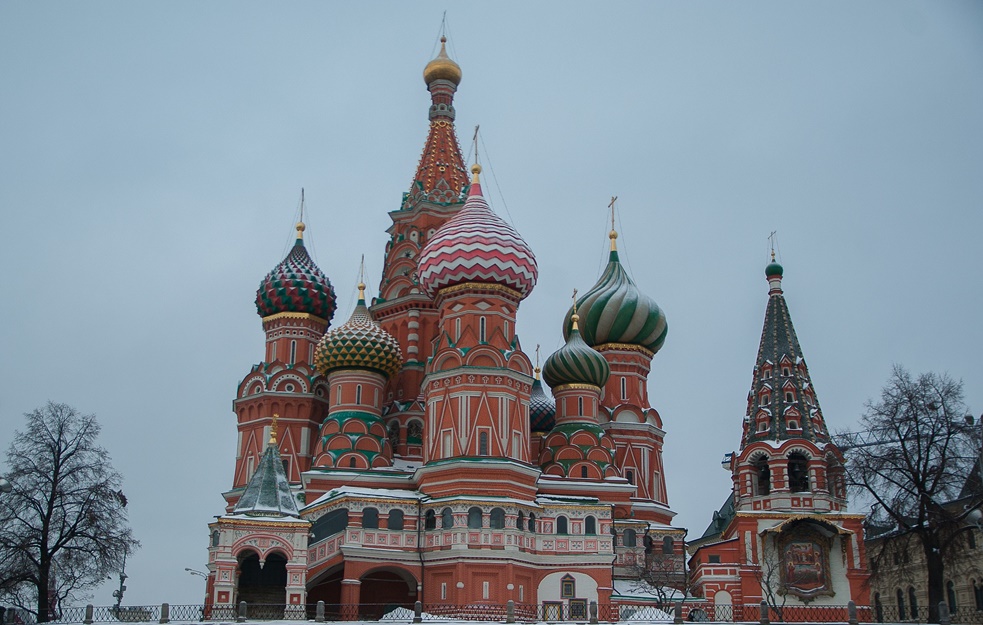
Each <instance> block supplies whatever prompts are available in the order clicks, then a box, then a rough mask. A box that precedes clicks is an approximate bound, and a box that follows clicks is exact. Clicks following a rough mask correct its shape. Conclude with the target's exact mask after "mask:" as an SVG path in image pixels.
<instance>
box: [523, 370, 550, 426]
mask: <svg viewBox="0 0 983 625" xmlns="http://www.w3.org/2000/svg"><path fill="white" fill-rule="evenodd" d="M539 371H540V369H539V367H536V379H535V380H533V382H532V392H531V393H530V395H529V431H531V432H549V431H550V430H552V429H553V426H554V425H555V424H556V403H555V402H554V401H553V398H552V397H550V396H549V395H547V394H546V391H544V390H543V381H542V380H540V379H539Z"/></svg>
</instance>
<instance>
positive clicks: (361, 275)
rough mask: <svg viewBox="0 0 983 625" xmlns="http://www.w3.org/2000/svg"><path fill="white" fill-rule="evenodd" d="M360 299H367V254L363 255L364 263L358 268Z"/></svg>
mask: <svg viewBox="0 0 983 625" xmlns="http://www.w3.org/2000/svg"><path fill="white" fill-rule="evenodd" d="M358 299H360V300H364V299H365V254H362V263H361V265H359V268H358Z"/></svg>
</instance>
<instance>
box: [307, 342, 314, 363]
mask: <svg viewBox="0 0 983 625" xmlns="http://www.w3.org/2000/svg"><path fill="white" fill-rule="evenodd" d="M307 362H308V363H313V362H314V343H310V344H309V345H308V346H307Z"/></svg>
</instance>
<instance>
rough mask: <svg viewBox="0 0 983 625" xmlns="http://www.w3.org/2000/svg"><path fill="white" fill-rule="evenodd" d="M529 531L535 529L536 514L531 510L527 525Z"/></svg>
mask: <svg viewBox="0 0 983 625" xmlns="http://www.w3.org/2000/svg"><path fill="white" fill-rule="evenodd" d="M527 527H528V528H529V531H530V532H533V533H535V531H536V515H535V514H533V513H532V512H530V513H529V525H528V526H527Z"/></svg>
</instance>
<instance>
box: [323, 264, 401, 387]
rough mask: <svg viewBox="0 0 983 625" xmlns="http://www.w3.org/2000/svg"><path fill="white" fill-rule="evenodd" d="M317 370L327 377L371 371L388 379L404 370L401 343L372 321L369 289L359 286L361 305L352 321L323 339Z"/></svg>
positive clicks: (330, 331) (356, 308) (362, 285)
mask: <svg viewBox="0 0 983 625" xmlns="http://www.w3.org/2000/svg"><path fill="white" fill-rule="evenodd" d="M314 366H315V367H316V368H317V369H318V371H320V372H321V373H323V374H325V375H327V374H328V373H329V372H330V371H334V370H335V369H371V370H373V371H377V372H379V373H381V374H382V375H384V376H386V377H387V378H391V377H392V376H394V375H396V373H397V372H398V371H399V369H400V367H402V366H403V354H402V352H401V351H400V349H399V342H398V341H397V340H396V339H395V337H393V335H391V334H389V333H388V332H386V331H385V330H383V329H382V328H381V327H380V326H379V324H377V323H376V322H375V321H373V320H372V315H371V313H369V309H368V308H366V307H365V285H364V284H361V283H360V284H359V285H358V304H357V305H356V306H355V311H354V312H353V313H352V316H351V318H350V319H349V320H348V321H346V322H345V323H344V325H341V326H339V327H337V328H334V329H332V330H329V331H328V332H326V333H325V334H324V336H322V337H321V341H320V342H319V343H318V344H317V349H316V350H315V352H314Z"/></svg>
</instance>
